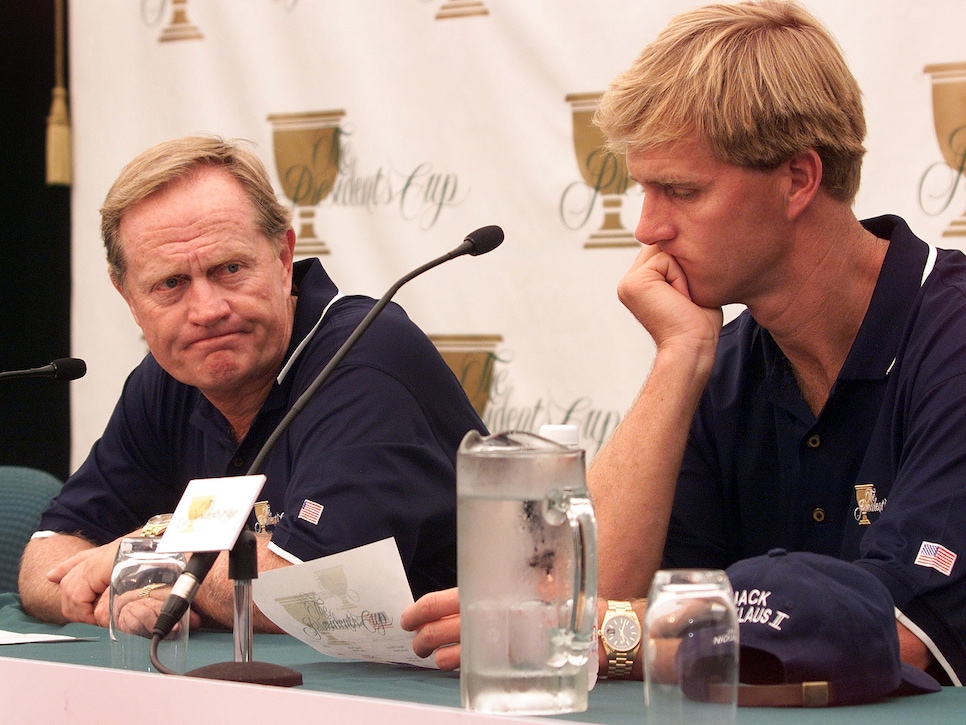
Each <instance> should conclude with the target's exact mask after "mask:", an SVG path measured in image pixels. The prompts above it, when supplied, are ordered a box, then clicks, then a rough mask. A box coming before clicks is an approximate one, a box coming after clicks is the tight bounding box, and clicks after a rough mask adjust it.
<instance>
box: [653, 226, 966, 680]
mask: <svg viewBox="0 0 966 725" xmlns="http://www.w3.org/2000/svg"><path fill="white" fill-rule="evenodd" d="M863 224H864V226H865V227H866V228H867V229H868V230H869V231H871V232H872V233H874V234H875V235H876V236H878V237H880V238H883V239H888V240H890V243H889V248H888V252H887V254H886V257H885V260H884V262H883V266H882V270H881V273H880V275H879V279H878V281H877V283H876V286H875V290H874V292H873V295H872V300H871V302H870V305H869V309H868V311H867V313H866V316H865V319H864V320H863V322H862V325H861V327H860V329H859V332H858V335H857V337H856V339H855V342H854V343H853V345H852V348H851V350H850V352H849V355H848V357H847V359H846V361H845V364H844V366H843V368H842V370H841V372H840V374H839V377H838V379H837V380H836V382H835V384H834V386H833V388H832V391H831V394H830V396H829V399H828V401H827V403H826V405H825V407H824V408H823V410H822V411H821V413H820V414H819V415H818V416H817V417H816V416H815V415H813V414H812V412H811V410H810V409H809V407H808V405H807V404H806V403H805V401H804V399H803V398H802V395H801V393H800V391H799V388H798V385H797V383H796V381H795V378H794V375H793V374H792V372H791V369H790V367H789V365H788V362H787V360H786V359H785V357H784V355H783V354H782V352H781V350H780V349H779V348H778V346H777V345H776V344H775V342H774V340H773V339H772V337H771V335H770V334H769V333H768V331H767V330H765V329H763V328H762V327H761V326H759V325H758V324H757V323H756V322H755V320H754V319H753V318H752V317H751V315H750V314H749V313H748V312H747V311H745V312H744V313H743V314H741V315H740V316H739V317H738V318H737V319H736V320H734V321H733V322H731V323H729V324H728V325H727V326H726V327H725V328H724V329H723V330H722V333H721V337H720V342H719V344H718V350H717V358H716V360H715V365H714V369H713V372H712V376H711V379H710V381H709V383H708V386H707V388H706V390H705V392H704V395H703V397H702V399H701V402H700V405H699V408H698V410H697V413H696V415H695V418H694V421H693V424H692V428H691V433H690V438H689V442H688V446H687V450H686V453H685V457H684V462H683V465H682V469H681V474H680V479H679V482H678V487H677V490H676V494H675V499H674V506H673V512H672V516H671V523H670V529H669V533H668V538H667V544H666V548H665V561H664V564H665V566H674V567H694V566H698V567H720V568H722V569H723V568H726V567H727V566H729V565H730V564H732V563H734V562H735V561H738V560H739V559H744V558H747V557H751V556H757V555H760V554H764V553H766V552H767V551H768V550H769V549H772V548H775V547H783V548H786V549H789V550H795V551H813V552H818V553H822V554H828V555H831V556H836V557H839V558H842V559H846V560H849V561H855V562H856V563H857V564H858V565H860V566H862V567H864V568H867V569H868V570H869V571H871V572H872V573H873V574H875V575H876V576H877V577H879V578H880V579H881V580H882V581H883V582H884V583H885V584H886V586H887V587H888V588H889V590H890V591H891V592H892V596H893V598H894V600H895V604H896V607H897V609H898V610H899V612H900V618H901V619H902V621H904V622H905V623H907V624H909V623H910V622H911V628H912V629H913V630H914V631H916V632H917V634H919V635H920V636H921V638H922V639H923V640H924V641H925V642H926V643H927V645H928V646H930V649H931V650H932V651H933V654H934V655H936V658H937V660H938V661H939V663H940V664H941V665H942V666H943V668H944V670H945V671H946V673H947V674H949V675H950V676H951V678H952V681H954V682H955V681H956V679H957V678H958V679H960V680H963V681H966V558H964V560H959V559H958V558H957V559H956V560H955V562H954V563H953V565H952V568H951V571H949V572H948V573H946V572H944V571H942V570H941V569H942V568H943V567H937V566H933V565H931V564H932V563H935V558H932V559H930V558H929V557H928V556H927V557H926V558H925V559H923V558H922V557H921V556H920V553H921V552H922V551H923V548H924V544H936V545H938V546H940V547H942V548H943V550H945V552H947V553H946V558H945V562H946V563H948V561H949V556H950V555H952V556H956V557H958V556H960V555H963V556H964V557H966V257H964V255H963V254H962V253H960V252H958V251H947V250H939V251H938V253H937V252H936V250H935V249H931V248H930V247H929V246H928V245H926V244H925V243H924V242H922V241H921V240H919V239H917V238H916V237H915V236H914V235H913V234H912V232H911V231H910V230H909V228H908V226H907V225H906V223H905V222H904V221H902V220H901V219H899V218H898V217H891V216H886V217H879V218H876V219H873V220H869V221H866V222H863ZM924 274H925V279H924ZM929 551H931V550H929ZM917 559H918V560H919V561H918V563H917Z"/></svg>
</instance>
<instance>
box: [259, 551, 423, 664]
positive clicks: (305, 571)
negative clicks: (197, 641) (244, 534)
mask: <svg viewBox="0 0 966 725" xmlns="http://www.w3.org/2000/svg"><path fill="white" fill-rule="evenodd" d="M252 597H253V599H254V601H255V604H256V605H257V606H258V608H259V609H260V610H261V611H262V613H263V614H264V615H265V616H266V617H268V618H269V619H271V620H272V621H273V622H274V623H275V624H277V625H278V626H279V627H281V628H282V629H284V630H285V631H286V632H288V633H289V634H291V635H292V636H293V637H296V638H297V639H300V640H302V641H303V642H305V643H306V644H307V645H309V646H310V647H313V648H314V649H316V650H318V651H319V652H322V653H323V654H326V655H330V656H332V657H339V658H341V659H353V660H368V661H371V662H390V663H406V664H411V665H416V666H418V667H428V668H435V667H436V664H435V662H434V661H433V658H432V657H429V658H428V659H425V660H423V659H420V658H419V657H417V656H416V655H415V653H414V652H413V650H412V646H411V641H412V633H410V632H405V631H403V630H402V629H400V627H399V616H400V615H401V614H402V611H403V609H405V608H406V607H407V606H409V605H410V604H412V603H413V596H412V592H411V591H410V589H409V582H408V581H407V580H406V572H405V570H404V569H403V565H402V560H401V559H400V558H399V551H398V549H397V548H396V543H395V541H394V540H393V539H383V540H382V541H377V542H375V543H373V544H367V545H365V546H360V547H358V548H356V549H351V550H349V551H345V552H342V553H341V554H333V555H331V556H325V557H322V558H321V559H315V560H313V561H307V562H304V563H302V564H296V565H294V566H289V567H284V568H282V569H275V570H272V571H266V572H261V573H259V575H258V578H257V579H255V580H253V582H252Z"/></svg>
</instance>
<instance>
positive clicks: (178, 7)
mask: <svg viewBox="0 0 966 725" xmlns="http://www.w3.org/2000/svg"><path fill="white" fill-rule="evenodd" d="M146 2H147V0H142V3H141V8H142V11H143V10H145V9H146ZM162 7H163V5H162ZM171 7H172V11H171V22H170V23H169V24H168V26H167V27H166V28H165V29H164V30H163V31H162V32H161V37H160V38H158V42H159V43H166V42H169V41H172V40H198V39H200V38H204V37H205V36H204V34H203V33H202V32H201V31H200V30H199V29H198V28H197V27H195V25H193V24H192V23H191V21H190V20H188V0H171Z"/></svg>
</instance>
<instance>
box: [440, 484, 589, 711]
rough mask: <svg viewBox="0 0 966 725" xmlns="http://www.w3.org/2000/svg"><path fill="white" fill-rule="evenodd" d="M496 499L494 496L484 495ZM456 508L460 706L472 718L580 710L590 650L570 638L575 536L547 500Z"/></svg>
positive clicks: (469, 500) (483, 500) (463, 502)
mask: <svg viewBox="0 0 966 725" xmlns="http://www.w3.org/2000/svg"><path fill="white" fill-rule="evenodd" d="M491 493H493V492H491ZM496 493H497V495H498V497H486V496H485V495H480V496H467V495H462V496H460V499H459V504H458V506H459V509H458V518H457V521H458V526H459V536H460V541H472V542H473V546H466V547H464V546H461V547H460V549H459V569H458V570H459V571H460V572H461V573H462V572H466V573H467V574H470V573H472V575H471V576H470V575H467V576H462V575H461V576H460V599H461V601H462V602H466V603H467V606H466V607H465V608H463V609H462V612H461V616H462V617H463V628H462V633H463V634H462V663H461V670H462V675H461V678H460V683H461V690H462V697H463V703H464V705H465V706H466V707H469V708H470V709H472V710H476V711H478V712H493V713H527V714H534V715H537V714H554V713H564V712H575V711H581V710H585V709H586V707H587V667H586V662H587V653H588V650H589V647H590V642H589V636H588V637H587V638H586V639H587V640H588V641H587V642H583V643H582V642H575V636H574V633H573V632H572V630H571V627H570V625H571V617H572V607H573V594H572V591H573V587H574V576H575V572H574V561H573V559H574V556H575V553H574V544H573V536H574V534H573V530H572V528H571V527H570V525H569V524H568V522H567V517H566V514H565V513H563V512H562V511H560V510H559V509H556V508H555V507H554V506H553V504H552V503H548V501H547V499H544V498H525V497H521V498H512V497H507V496H506V495H505V492H503V493H504V495H499V493H500V492H496Z"/></svg>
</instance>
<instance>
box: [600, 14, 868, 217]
mask: <svg viewBox="0 0 966 725" xmlns="http://www.w3.org/2000/svg"><path fill="white" fill-rule="evenodd" d="M595 121H596V123H597V124H598V125H599V126H600V128H601V129H602V130H603V132H604V134H605V136H607V138H608V140H609V142H610V145H611V147H612V148H613V149H614V150H618V151H621V152H627V151H633V150H635V149H648V148H653V147H655V146H659V145H663V144H666V143H670V142H673V141H678V140H683V139H685V138H687V137H691V136H697V137H698V138H699V139H703V140H705V141H707V143H708V144H709V145H710V147H711V150H712V153H713V154H714V155H715V156H716V157H717V158H719V159H722V160H724V161H727V162H729V163H733V164H736V165H738V166H742V167H746V168H753V169H762V170H767V169H774V168H777V167H778V166H779V165H781V164H782V163H784V162H785V161H788V160H789V159H791V158H793V157H795V156H796V155H798V154H800V153H802V152H803V151H806V150H808V149H814V150H815V151H816V152H817V153H818V154H819V156H820V157H821V159H822V169H823V171H822V186H823V187H824V188H825V189H826V191H827V192H828V193H829V195H830V196H832V198H835V199H838V200H840V201H845V202H851V201H852V200H853V199H854V198H855V195H856V193H857V192H858V188H859V180H860V176H861V168H862V156H863V155H864V154H865V148H864V147H863V145H862V142H863V140H864V138H865V131H866V127H865V117H864V115H863V112H862V98H861V91H860V90H859V87H858V84H857V83H856V81H855V78H854V77H853V76H852V73H851V72H850V71H849V69H848V66H847V64H846V62H845V59H844V57H843V54H842V51H841V49H840V48H839V46H838V44H837V42H836V41H835V39H834V38H833V37H832V35H831V33H829V31H828V30H827V29H826V28H825V27H824V26H823V25H822V24H821V23H819V21H818V20H817V19H816V18H814V17H813V16H812V15H811V14H809V13H808V12H807V11H805V10H804V9H803V8H801V7H800V6H799V5H797V4H795V3H794V2H785V1H782V0H760V1H759V2H744V3H740V4H737V5H724V4H716V5H708V6H705V7H701V8H697V9H695V10H691V11H688V12H685V13H682V14H680V15H678V16H677V17H675V18H674V19H673V20H672V21H671V23H670V24H669V25H668V26H667V28H665V29H664V30H663V31H662V32H661V33H660V35H659V36H658V37H657V39H656V40H655V41H654V42H653V43H651V44H650V45H648V46H647V47H646V48H645V49H644V50H643V52H642V53H641V55H640V57H639V58H638V59H637V60H636V61H635V62H634V64H633V65H632V66H631V67H630V68H629V69H628V70H626V71H625V72H624V73H622V74H621V75H619V76H618V77H617V78H616V79H615V80H614V82H613V83H612V84H611V86H610V89H609V90H608V91H607V92H606V93H605V94H604V95H603V97H602V98H601V101H600V104H599V106H598V110H597V114H596V118H595Z"/></svg>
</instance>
